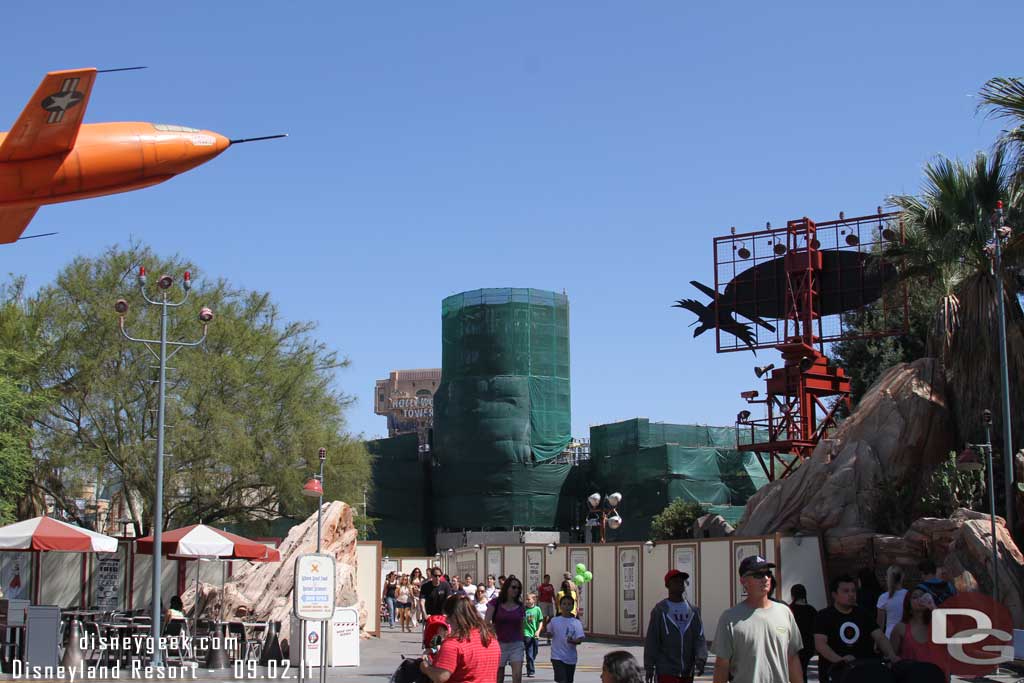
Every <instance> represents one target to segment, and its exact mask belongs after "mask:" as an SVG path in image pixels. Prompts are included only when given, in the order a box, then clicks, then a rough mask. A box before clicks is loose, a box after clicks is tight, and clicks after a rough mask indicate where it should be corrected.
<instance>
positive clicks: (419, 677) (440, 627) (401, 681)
mask: <svg viewBox="0 0 1024 683" xmlns="http://www.w3.org/2000/svg"><path fill="white" fill-rule="evenodd" d="M447 633H448V621H447V620H446V619H445V618H444V616H442V615H432V616H429V617H427V621H426V623H425V624H424V625H423V650H424V651H425V652H427V653H428V656H430V657H433V655H436V654H437V651H438V650H439V649H440V648H441V641H443V640H444V637H445V635H446V634H447ZM420 661H421V660H420V658H418V657H416V658H411V657H406V656H405V655H402V663H401V664H399V665H398V668H397V669H395V673H393V674H391V681H390V683H430V679H429V678H427V676H426V675H425V674H424V673H423V672H422V671H420Z"/></svg>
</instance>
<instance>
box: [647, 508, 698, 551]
mask: <svg viewBox="0 0 1024 683" xmlns="http://www.w3.org/2000/svg"><path fill="white" fill-rule="evenodd" d="M705 514H707V508H706V507H704V506H703V505H701V504H700V503H694V502H691V501H688V500H685V499H683V498H676V499H675V500H673V501H672V502H671V503H669V504H668V505H667V506H666V507H665V509H664V510H662V511H661V512H659V513H658V514H656V515H655V516H654V517H653V518H652V519H651V539H652V540H655V541H664V540H668V539H672V538H690V536H692V535H693V523H694V522H696V521H697V519H698V518H700V517H703V516H704V515H705Z"/></svg>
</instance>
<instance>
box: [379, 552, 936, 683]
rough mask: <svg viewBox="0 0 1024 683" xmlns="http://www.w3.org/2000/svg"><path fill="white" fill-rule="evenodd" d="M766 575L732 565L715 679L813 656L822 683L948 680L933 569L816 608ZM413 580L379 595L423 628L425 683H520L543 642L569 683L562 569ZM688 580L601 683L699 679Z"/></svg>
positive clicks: (669, 585)
mask: <svg viewBox="0 0 1024 683" xmlns="http://www.w3.org/2000/svg"><path fill="white" fill-rule="evenodd" d="M774 568H775V565H774V564H772V563H771V562H768V561H766V560H765V559H764V558H762V557H757V556H754V557H748V558H745V559H744V560H743V561H742V562H741V563H740V566H739V578H740V583H741V585H742V587H743V590H744V593H745V598H744V600H743V601H742V602H740V603H739V604H737V605H735V606H734V607H732V608H730V609H728V610H726V611H725V612H724V613H723V614H722V616H721V617H720V618H719V622H718V628H717V631H716V633H715V637H714V639H713V640H712V641H711V643H712V648H711V652H712V653H713V654H714V655H715V664H714V673H713V678H714V682H715V683H727V682H732V683H763V682H765V681H771V682H772V683H776V682H788V683H803V682H804V681H805V680H807V670H808V667H809V664H810V663H811V661H812V660H813V659H814V658H815V657H817V660H818V675H819V680H820V681H822V682H823V683H856V682H857V681H871V683H885V682H886V681H892V682H895V683H902V682H904V681H906V682H908V683H910V682H912V683H931V682H932V681H934V682H935V683H942V682H943V681H948V680H949V675H950V661H949V654H948V652H947V651H946V648H945V647H943V646H941V645H938V644H936V643H934V642H933V640H932V636H931V629H930V617H931V612H932V610H934V609H935V608H936V606H937V605H939V604H941V603H942V602H943V601H944V600H945V599H947V598H948V597H950V596H951V595H953V594H955V592H956V590H955V588H954V587H953V586H952V584H951V583H950V582H949V581H947V580H946V579H945V577H943V576H942V575H941V574H940V573H939V572H938V571H937V570H936V567H935V565H934V563H932V562H930V561H925V562H922V563H921V565H920V566H919V570H920V572H921V574H922V576H923V578H922V580H921V582H920V583H918V584H917V585H915V586H914V588H912V589H909V590H908V589H907V588H905V587H904V586H903V579H904V577H903V573H902V571H901V570H900V569H899V568H897V567H892V568H890V569H889V571H888V572H887V573H886V585H885V586H881V585H879V584H878V582H877V580H875V578H874V575H873V573H871V572H862V573H861V574H860V575H859V576H858V577H856V578H854V577H852V576H846V575H844V576H838V577H836V578H834V579H833V580H832V581H831V584H830V587H829V588H830V594H831V605H829V606H828V607H825V608H824V609H821V610H817V609H815V608H814V607H813V606H812V605H810V604H809V603H808V601H807V590H806V588H805V587H804V586H802V585H800V584H797V585H794V586H792V588H791V591H790V594H791V602H790V603H789V604H786V603H783V602H781V601H779V600H777V599H775V598H774V597H773V593H774V587H775V577H774V574H773V572H772V570H773V569H774ZM418 573H419V572H418V570H414V571H413V572H412V574H409V575H402V576H399V575H397V574H396V573H392V574H389V575H388V577H387V581H386V582H385V583H386V586H385V600H386V601H387V603H388V615H389V617H390V619H391V621H390V623H391V625H392V627H394V624H395V618H396V617H397V620H398V624H399V626H400V627H401V629H402V630H403V631H408V630H411V627H412V626H414V625H416V624H417V623H418V622H423V623H425V624H428V626H427V629H426V631H425V633H424V644H425V646H426V648H427V650H428V654H427V655H426V656H425V657H424V659H423V661H422V662H421V663H420V664H419V672H420V673H422V674H423V675H425V676H426V677H427V678H429V679H430V680H431V681H433V683H458V682H459V681H492V680H496V681H498V683H504V680H505V672H506V670H510V672H511V678H512V683H521V681H522V677H523V668H524V664H525V669H526V672H525V674H526V677H527V678H532V677H533V676H534V675H535V673H536V658H537V653H538V645H539V640H540V639H541V638H545V637H546V638H547V639H548V643H549V644H550V646H551V650H550V651H551V667H552V669H553V671H554V675H555V681H556V682H558V683H573V679H574V676H575V669H576V662H577V652H576V647H577V646H578V645H579V644H580V643H582V642H583V641H584V639H585V638H586V636H585V634H584V631H583V625H582V623H581V622H580V620H579V618H578V616H579V612H578V591H577V588H576V586H575V585H574V584H573V582H572V580H571V578H570V575H569V574H568V573H567V574H566V575H565V577H564V579H563V581H562V583H561V584H560V585H559V586H558V588H557V589H556V587H555V586H554V585H553V584H552V583H551V580H550V576H548V575H545V576H544V581H543V582H542V583H541V584H540V585H539V586H538V588H537V592H536V593H529V594H526V595H524V590H523V584H522V582H521V581H520V580H519V579H518V578H517V577H515V576H509V577H504V576H499V577H497V578H495V577H493V576H488V577H487V579H486V583H483V584H481V585H475V584H474V583H473V577H472V576H471V575H469V574H467V575H465V576H463V577H451V578H449V577H446V576H444V574H443V572H442V570H441V569H440V568H437V567H434V568H432V569H431V570H430V579H429V580H427V581H424V580H423V578H422V577H421V576H416V574H418ZM689 578H690V577H689V575H688V574H686V573H685V572H681V571H678V570H671V571H669V572H668V573H667V574H666V575H665V577H664V583H665V588H666V590H667V593H668V595H667V597H666V598H665V599H663V600H661V601H660V602H658V603H657V604H656V605H655V607H654V608H653V610H652V611H651V615H650V619H649V620H648V622H647V633H646V638H645V640H644V654H643V662H642V664H641V663H640V662H637V661H636V659H635V658H634V657H633V656H632V655H631V654H629V653H628V652H626V651H616V652H612V653H609V654H608V655H607V656H606V657H605V659H604V662H603V666H602V674H601V681H602V683H641V681H643V683H654V681H655V680H656V681H657V683H693V680H694V678H695V677H698V676H702V675H704V672H705V667H706V665H707V660H708V654H709V651H708V644H707V640H706V637H705V633H704V626H703V622H702V620H701V615H700V610H699V609H697V608H696V607H694V606H693V605H692V604H691V603H690V602H689V601H688V600H687V598H686V588H687V584H688V581H689ZM431 620H437V622H436V623H437V624H440V625H441V629H442V631H441V633H442V635H441V636H440V637H437V638H434V637H433V636H432V635H431V630H430V626H429V624H430V622H431Z"/></svg>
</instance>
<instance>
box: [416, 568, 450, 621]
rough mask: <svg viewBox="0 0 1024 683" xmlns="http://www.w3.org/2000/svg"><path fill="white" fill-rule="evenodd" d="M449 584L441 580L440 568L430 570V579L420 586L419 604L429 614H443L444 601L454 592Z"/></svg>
mask: <svg viewBox="0 0 1024 683" xmlns="http://www.w3.org/2000/svg"><path fill="white" fill-rule="evenodd" d="M454 592H455V591H453V590H452V587H451V585H450V584H449V583H448V582H447V581H442V580H441V570H440V569H439V568H437V567H434V568H433V569H431V570H430V581H428V582H427V583H425V584H423V585H422V586H420V604H421V605H423V611H424V612H426V613H427V614H429V615H434V614H444V601H445V600H447V599H448V596H450V595H452V594H454Z"/></svg>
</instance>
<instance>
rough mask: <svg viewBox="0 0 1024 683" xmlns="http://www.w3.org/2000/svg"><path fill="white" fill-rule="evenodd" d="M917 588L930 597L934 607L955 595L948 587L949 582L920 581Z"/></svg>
mask: <svg viewBox="0 0 1024 683" xmlns="http://www.w3.org/2000/svg"><path fill="white" fill-rule="evenodd" d="M917 587H918V588H919V589H920V590H923V591H925V592H926V593H928V594H930V595H931V596H932V599H933V600H935V606H936V607H938V606H939V605H941V604H942V603H943V602H945V601H946V600H948V599H949V598H951V597H953V596H954V595H955V594H956V591H955V590H954V589H953V587H952V586H950V585H949V581H935V582H928V581H922V582H921V583H919V584H917Z"/></svg>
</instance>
